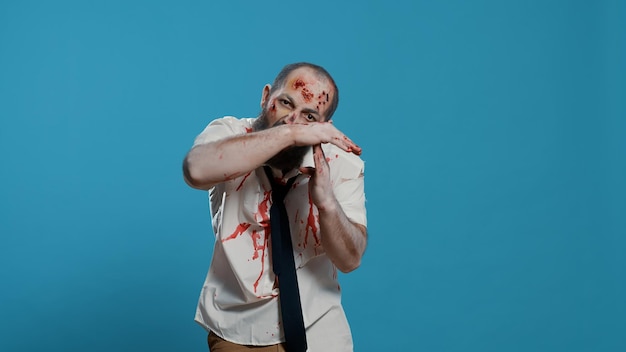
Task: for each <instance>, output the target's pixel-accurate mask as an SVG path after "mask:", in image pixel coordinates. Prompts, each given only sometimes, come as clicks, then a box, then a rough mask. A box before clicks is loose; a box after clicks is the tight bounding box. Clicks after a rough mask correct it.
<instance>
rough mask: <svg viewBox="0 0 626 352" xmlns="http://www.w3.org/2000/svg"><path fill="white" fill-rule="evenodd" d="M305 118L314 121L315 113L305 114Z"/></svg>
mask: <svg viewBox="0 0 626 352" xmlns="http://www.w3.org/2000/svg"><path fill="white" fill-rule="evenodd" d="M306 119H307V120H308V121H315V115H313V114H306Z"/></svg>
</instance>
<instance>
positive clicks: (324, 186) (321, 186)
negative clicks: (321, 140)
mask: <svg viewBox="0 0 626 352" xmlns="http://www.w3.org/2000/svg"><path fill="white" fill-rule="evenodd" d="M313 160H314V162H315V167H314V168H313V167H301V168H300V172H302V173H303V174H305V175H309V176H311V178H310V180H309V194H310V195H311V200H312V201H313V203H314V204H315V206H317V208H318V210H320V211H332V210H333V209H334V208H335V207H336V205H337V199H336V198H335V194H334V193H333V187H332V184H331V183H330V167H329V166H328V161H326V156H325V155H324V151H323V150H322V146H321V144H316V145H314V146H313Z"/></svg>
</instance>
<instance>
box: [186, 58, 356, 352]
mask: <svg viewBox="0 0 626 352" xmlns="http://www.w3.org/2000/svg"><path fill="white" fill-rule="evenodd" d="M338 101H339V96H338V90H337V87H336V85H335V82H334V80H333V79H332V77H331V76H330V75H329V74H328V72H326V70H324V69H323V68H322V67H320V66H317V65H313V64H309V63H297V64H291V65H287V66H285V67H284V68H283V70H282V71H281V72H280V73H279V74H278V76H277V77H276V79H275V81H274V84H273V85H272V86H270V85H266V86H265V87H264V88H263V93H262V98H261V108H262V111H261V114H260V116H259V117H257V118H256V119H246V118H244V119H237V118H234V117H224V118H221V119H217V120H215V121H213V122H211V123H210V124H209V125H208V126H207V127H206V129H205V130H204V131H203V132H202V133H201V134H200V135H199V136H198V137H197V138H196V140H195V143H194V146H193V148H192V149H191V150H190V151H189V153H188V154H187V156H186V158H185V160H184V163H183V171H184V176H185V181H186V182H187V183H188V184H189V185H190V186H191V187H193V188H197V189H203V190H209V199H210V207H211V214H212V222H213V230H214V232H215V235H216V241H215V247H214V252H213V259H212V262H211V267H210V269H209V273H208V274H207V277H206V280H205V284H204V286H203V289H202V292H201V295H200V299H199V303H198V309H197V312H196V321H197V322H198V323H199V324H200V325H202V326H203V327H204V328H205V329H206V330H207V331H209V337H208V341H209V349H210V350H211V351H218V350H219V351H235V350H236V351H240V350H246V349H248V348H249V349H255V350H258V351H263V350H264V349H259V347H258V346H269V347H268V349H267V350H268V351H285V350H287V351H295V350H305V349H306V346H308V349H306V350H307V351H312V352H316V351H351V350H352V337H351V333H350V328H349V326H348V323H347V320H346V317H345V314H344V311H343V308H342V307H341V293H340V287H339V284H338V282H337V269H339V270H341V271H342V272H346V273H347V272H350V271H352V270H354V269H356V268H357V267H358V266H359V265H360V263H361V257H362V255H363V252H364V251H365V247H366V243H367V230H366V213H365V196H364V185H363V161H362V160H361V159H360V158H359V157H358V155H360V154H361V148H360V147H358V146H357V145H356V144H355V143H354V142H352V140H350V139H349V138H348V137H347V136H346V135H344V134H343V133H342V132H341V131H339V130H338V129H337V128H335V127H334V126H333V124H332V122H331V117H332V115H333V113H334V111H335V109H336V107H337V104H338ZM285 184H288V185H289V187H287V188H286V190H285V191H284V192H286V196H285V197H284V209H286V214H287V219H285V221H286V222H287V223H286V224H285V223H282V222H281V224H284V225H287V226H282V228H283V229H284V228H285V227H287V228H288V230H286V231H287V235H286V237H285V236H283V237H280V234H281V233H284V232H281V231H283V230H277V229H276V228H281V227H280V226H278V224H279V222H280V221H281V219H278V218H280V216H278V215H274V214H276V213H275V212H274V209H275V208H274V206H276V209H279V206H282V203H281V202H280V200H276V199H275V198H274V195H278V193H279V192H278V191H277V189H278V188H281V187H284V186H282V185H285ZM281 192H283V191H281ZM282 194H285V193H282ZM279 203H280V205H279ZM270 209H271V210H270ZM277 211H278V210H277ZM270 213H271V214H272V216H271V218H270ZM277 231H278V232H279V233H274V232H277ZM289 234H290V235H289ZM283 240H287V241H288V240H290V242H291V243H289V244H287V245H286V246H292V248H290V249H287V250H286V251H283V252H282V253H285V252H286V253H288V255H287V258H291V259H288V260H291V263H293V264H290V265H286V264H280V267H281V268H283V267H287V268H288V267H289V266H291V267H292V268H291V269H290V270H291V272H293V271H294V269H293V267H295V275H293V276H294V280H295V281H296V283H295V287H296V288H295V291H294V289H293V288H288V286H289V287H292V285H291V284H290V283H288V282H289V281H290V279H288V278H287V275H288V274H282V273H278V274H275V271H277V268H278V267H279V265H278V263H275V261H281V263H283V262H282V260H283V259H281V258H282V257H279V258H278V259H277V257H276V256H274V255H278V254H277V253H279V251H282V250H283V249H284V248H283V247H285V245H283V244H280V243H281V242H280V241H283ZM275 241H279V242H278V244H277V242H275ZM279 244H280V245H279ZM273 247H276V248H273ZM278 247H280V248H278ZM285 248H289V247H285ZM285 260H287V259H285ZM288 269H289V268H288ZM285 270H287V269H284V268H283V269H281V272H285ZM281 275H284V276H281ZM296 278H297V280H296ZM289 290H292V291H289ZM286 292H295V293H294V294H292V293H289V294H287V293H286ZM298 293H299V295H298ZM281 294H282V295H281ZM294 296H295V297H297V296H299V301H298V303H299V304H298V303H296V304H297V309H295V310H293V309H291V308H286V306H283V304H285V305H287V304H292V303H287V302H288V301H289V302H291V301H293V300H294ZM296 311H297V312H296ZM293 315H296V316H299V317H300V318H299V319H300V320H301V322H300V323H299V324H300V325H303V327H302V329H301V330H302V335H303V337H302V339H304V340H305V341H303V343H304V345H300V347H296V346H297V345H298V344H299V343H297V342H293V340H295V339H294V338H293V337H292V336H293V335H294V333H293V331H297V330H298V328H296V327H295V326H298V324H297V323H293V322H292V320H291V319H292V318H291V317H292V316H293ZM305 329H306V335H305ZM286 332H287V333H286ZM286 335H287V336H286ZM296 339H297V338H296Z"/></svg>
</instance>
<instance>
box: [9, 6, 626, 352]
mask: <svg viewBox="0 0 626 352" xmlns="http://www.w3.org/2000/svg"><path fill="white" fill-rule="evenodd" d="M625 18H626V4H625V2H624V1H574V0H572V1H538V0H537V1H522V0H520V1H496V0H493V1H436V2H435V1H432V2H430V1H428V2H427V1H392V0H386V1H359V2H356V1H355V2H350V3H348V2H347V1H346V2H339V1H337V2H334V1H315V2H308V3H295V2H294V3H291V2H272V1H269V2H264V1H259V2H253V1H249V2H248V1H230V2H227V1H223V2H216V1H88V2H87V1H49V2H48V1H39V2H35V1H2V2H1V3H0V118H1V125H0V151H1V154H0V155H1V159H0V160H1V161H0V162H1V166H0V180H1V182H0V275H1V276H0V350H1V351H35V350H46V351H206V340H205V337H206V335H205V332H204V331H203V330H202V328H200V327H199V326H197V325H196V324H195V323H194V322H193V315H194V311H195V305H196V302H197V298H198V295H199V292H200V288H201V286H202V282H203V280H204V276H205V273H206V270H207V268H208V265H209V261H210V257H211V251H212V241H213V235H212V232H211V229H210V217H209V213H208V203H207V197H206V193H204V192H200V191H196V190H193V189H191V188H189V187H187V186H186V185H185V183H184V182H183V179H182V176H181V162H182V159H183V157H184V155H185V154H186V152H187V151H188V149H189V148H190V147H191V144H192V142H193V139H194V138H195V136H196V135H197V134H198V133H200V132H201V131H202V129H203V128H204V126H205V125H206V124H207V123H208V122H209V121H211V120H212V119H214V118H216V117H220V116H223V115H235V116H240V117H244V116H247V117H252V116H256V114H257V113H258V112H259V101H260V98H261V89H262V87H263V85H264V84H265V83H269V82H271V81H272V80H273V78H274V76H275V75H276V74H277V73H278V71H279V70H280V68H281V67H282V66H283V65H284V64H287V63H290V62H295V61H311V62H314V63H318V64H321V65H323V66H325V67H326V68H327V69H328V70H329V71H330V72H331V73H332V74H333V75H334V76H335V78H336V81H337V83H338V85H339V87H340V91H341V103H340V105H339V109H338V111H337V113H336V115H335V123H336V125H337V126H338V127H339V128H340V129H341V130H343V131H344V132H345V133H346V134H347V135H348V136H350V137H351V138H352V139H353V140H355V141H356V142H357V143H358V144H360V145H361V146H362V147H363V149H364V153H363V159H364V160H365V161H366V191H367V201H368V203H367V206H368V214H369V233H370V242H369V247H368V250H367V252H366V255H365V257H364V259H363V264H362V266H361V268H359V269H358V270H357V271H355V272H353V273H351V274H348V275H342V276H341V278H340V279H341V281H342V286H343V292H344V303H345V309H346V311H347V314H348V317H349V319H350V321H351V324H352V329H353V334H354V339H355V346H356V351H397V350H405V351H624V350H626V255H625V253H626V237H625V236H626V189H625V181H626V162H625V161H626V139H625V135H626V117H625V116H626V104H625V101H626V21H625V20H624V19H625Z"/></svg>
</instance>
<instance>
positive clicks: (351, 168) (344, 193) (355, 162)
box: [334, 155, 367, 226]
mask: <svg viewBox="0 0 626 352" xmlns="http://www.w3.org/2000/svg"><path fill="white" fill-rule="evenodd" d="M348 159H349V160H347V161H346V162H345V163H344V165H343V166H340V167H339V170H337V173H338V174H337V177H336V178H335V181H334V191H335V196H336V197H337V201H338V202H339V204H340V205H341V208H342V209H343V211H344V213H345V214H346V216H347V217H348V218H349V219H350V220H351V221H353V222H355V223H358V224H361V225H363V226H367V214H366V210H365V182H364V178H365V175H364V171H365V164H364V163H363V161H362V160H361V159H360V158H358V157H350V156H349V155H348Z"/></svg>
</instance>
